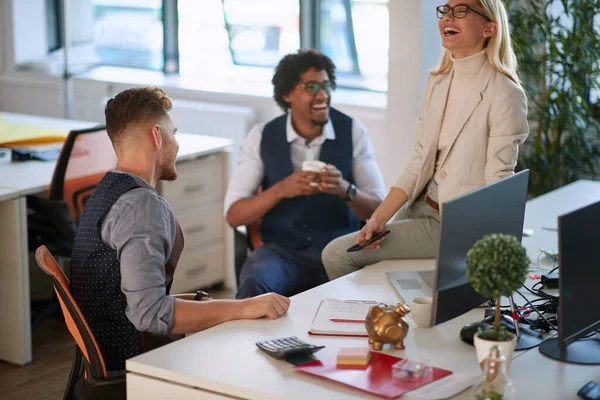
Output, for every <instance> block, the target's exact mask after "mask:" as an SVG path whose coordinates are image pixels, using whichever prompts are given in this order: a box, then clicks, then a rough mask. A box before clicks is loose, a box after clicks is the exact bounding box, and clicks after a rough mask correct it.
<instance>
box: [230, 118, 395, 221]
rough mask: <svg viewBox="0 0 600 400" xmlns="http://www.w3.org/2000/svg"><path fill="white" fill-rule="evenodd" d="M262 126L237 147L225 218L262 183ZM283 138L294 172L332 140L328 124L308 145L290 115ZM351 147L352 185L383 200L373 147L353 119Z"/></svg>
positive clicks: (332, 135)
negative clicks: (232, 207)
mask: <svg viewBox="0 0 600 400" xmlns="http://www.w3.org/2000/svg"><path fill="white" fill-rule="evenodd" d="M264 126H265V124H257V125H255V126H254V127H252V129H251V130H250V132H249V133H248V136H246V139H245V140H244V143H242V145H241V147H240V154H239V159H238V166H237V168H236V170H235V172H234V174H233V177H232V179H231V182H230V183H229V188H228V189H227V195H226V196H225V207H224V209H225V215H227V212H228V211H229V207H231V205H232V204H233V203H235V202H236V201H238V200H241V199H244V198H247V197H252V196H254V195H255V194H256V191H257V190H258V188H259V187H260V185H261V184H262V182H263V178H264V176H265V171H264V165H263V162H262V159H261V157H260V142H261V139H262V132H263V128H264ZM286 134H287V141H288V143H289V144H290V156H291V158H292V167H293V168H294V171H297V170H300V169H302V162H303V161H306V160H318V159H319V156H320V155H321V145H322V144H323V143H324V142H325V140H335V131H334V129H333V123H332V122H331V120H329V121H328V122H327V124H326V125H325V126H324V127H323V132H322V134H321V135H320V136H318V137H317V138H315V139H314V140H313V141H312V142H308V141H307V140H306V139H304V138H302V137H301V136H300V135H298V133H296V130H295V129H294V127H293V125H292V113H291V111H289V112H288V115H287V124H286ZM352 147H353V148H352V153H353V154H352V176H353V178H354V184H355V185H356V187H357V188H359V189H361V190H364V191H365V192H367V193H369V194H371V195H373V196H376V197H378V198H380V199H382V200H383V198H384V197H385V196H386V194H387V191H386V189H385V186H384V184H383V177H382V176H381V171H379V167H378V166H377V163H376V162H375V151H374V150H373V144H372V143H371V140H370V139H369V136H368V135H367V131H366V129H365V127H364V126H363V125H362V124H361V123H360V122H358V121H357V120H355V119H352Z"/></svg>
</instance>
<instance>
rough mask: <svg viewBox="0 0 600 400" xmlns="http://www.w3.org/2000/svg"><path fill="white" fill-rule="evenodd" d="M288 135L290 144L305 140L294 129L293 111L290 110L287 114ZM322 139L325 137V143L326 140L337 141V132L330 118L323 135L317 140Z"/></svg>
mask: <svg viewBox="0 0 600 400" xmlns="http://www.w3.org/2000/svg"><path fill="white" fill-rule="evenodd" d="M286 135H287V141H288V143H292V142H293V141H294V140H296V139H302V140H305V139H304V138H303V137H302V136H300V135H298V133H297V132H296V130H295V129H294V125H292V110H291V109H290V110H288V113H287V122H286ZM321 137H324V139H322V140H323V141H325V139H329V140H335V131H334V130H333V123H332V122H331V118H329V120H328V121H327V123H326V124H325V126H324V127H323V133H322V134H321V135H320V136H318V137H317V138H316V139H315V140H318V139H319V138H321Z"/></svg>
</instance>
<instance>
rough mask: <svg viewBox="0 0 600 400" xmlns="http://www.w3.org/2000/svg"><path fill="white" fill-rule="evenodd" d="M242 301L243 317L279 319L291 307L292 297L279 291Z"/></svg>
mask: <svg viewBox="0 0 600 400" xmlns="http://www.w3.org/2000/svg"><path fill="white" fill-rule="evenodd" d="M241 303H242V318H243V319H256V318H262V317H265V318H268V319H277V318H279V317H281V316H282V315H283V314H285V313H286V312H287V310H288V308H290V299H288V298H287V297H284V296H281V295H279V294H277V293H267V294H262V295H260V296H256V297H252V298H250V299H244V300H242V301H241Z"/></svg>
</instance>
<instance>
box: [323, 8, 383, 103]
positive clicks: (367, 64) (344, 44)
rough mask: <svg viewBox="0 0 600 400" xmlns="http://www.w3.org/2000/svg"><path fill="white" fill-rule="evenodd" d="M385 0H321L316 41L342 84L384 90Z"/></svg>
mask: <svg viewBox="0 0 600 400" xmlns="http://www.w3.org/2000/svg"><path fill="white" fill-rule="evenodd" d="M387 5H388V1H387V0H321V2H320V19H319V20H320V25H319V30H318V32H319V33H318V42H319V45H320V49H321V51H322V52H323V53H325V54H327V55H328V56H329V57H331V59H332V60H333V62H334V63H335V64H336V66H337V69H338V73H339V75H340V77H341V79H340V81H341V83H342V85H343V86H362V87H366V88H371V89H375V90H382V91H385V90H387V70H388V49H389V17H388V7H387Z"/></svg>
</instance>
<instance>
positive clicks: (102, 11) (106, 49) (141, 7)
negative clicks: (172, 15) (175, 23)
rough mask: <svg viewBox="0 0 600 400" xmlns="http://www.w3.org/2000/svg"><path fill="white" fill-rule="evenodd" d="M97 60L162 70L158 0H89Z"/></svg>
mask: <svg viewBox="0 0 600 400" xmlns="http://www.w3.org/2000/svg"><path fill="white" fill-rule="evenodd" d="M92 6H93V12H94V26H93V30H94V33H93V37H94V45H95V50H96V54H97V56H98V57H99V58H100V63H101V64H105V65H119V66H126V67H137V68H149V69H155V70H162V69H163V66H164V53H163V51H164V39H163V15H162V11H163V10H162V0H92Z"/></svg>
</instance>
